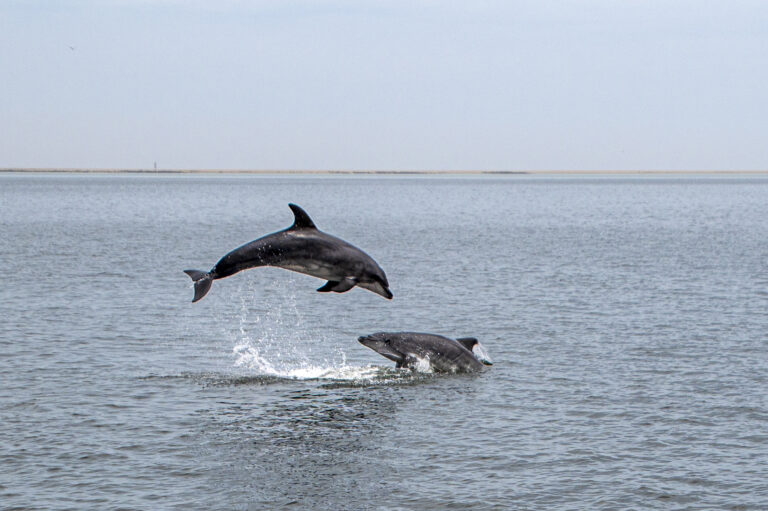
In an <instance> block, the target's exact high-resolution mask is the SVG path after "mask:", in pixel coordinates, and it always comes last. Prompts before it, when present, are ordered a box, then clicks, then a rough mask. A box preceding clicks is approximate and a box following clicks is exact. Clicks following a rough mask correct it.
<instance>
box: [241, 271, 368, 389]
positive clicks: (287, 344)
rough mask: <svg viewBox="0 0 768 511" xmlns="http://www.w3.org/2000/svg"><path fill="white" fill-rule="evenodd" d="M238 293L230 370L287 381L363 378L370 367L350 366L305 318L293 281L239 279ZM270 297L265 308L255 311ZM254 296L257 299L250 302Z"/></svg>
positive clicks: (342, 354)
mask: <svg viewBox="0 0 768 511" xmlns="http://www.w3.org/2000/svg"><path fill="white" fill-rule="evenodd" d="M240 287H241V289H240V290H239V293H238V294H239V295H240V297H241V298H240V311H239V315H238V317H237V320H238V321H239V326H238V328H237V329H236V330H234V331H231V332H230V336H231V341H232V344H233V348H232V354H233V356H234V365H235V367H238V368H240V369H241V370H244V371H245V372H246V373H247V374H256V375H264V376H274V377H280V378H291V379H331V380H368V379H374V378H376V376H377V375H378V373H379V371H380V368H378V367H376V366H352V365H349V364H348V363H347V356H346V353H345V352H344V350H343V349H342V348H340V347H338V346H335V347H334V344H335V343H334V342H333V340H332V339H329V338H328V337H327V335H326V334H325V333H324V332H320V331H318V330H317V329H314V328H313V327H312V326H311V325H310V324H308V321H306V320H305V318H304V315H303V314H302V311H301V309H300V308H299V306H298V305H297V300H296V295H295V293H292V292H290V291H289V290H290V289H292V288H295V282H294V280H293V279H290V280H288V281H287V282H286V281H285V280H283V282H282V283H280V282H277V283H273V284H271V285H267V287H266V288H258V287H257V284H256V281H255V280H253V279H244V281H243V283H242V284H241V286H240ZM260 295H270V300H269V308H268V309H256V307H255V304H256V303H257V302H258V303H259V304H262V303H263V300H262V296H260ZM255 297H259V298H258V299H256V298H255Z"/></svg>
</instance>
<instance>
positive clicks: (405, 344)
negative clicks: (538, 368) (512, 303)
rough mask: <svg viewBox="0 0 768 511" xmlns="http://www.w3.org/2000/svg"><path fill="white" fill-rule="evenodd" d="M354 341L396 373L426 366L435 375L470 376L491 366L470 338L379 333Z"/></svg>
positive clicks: (481, 349)
mask: <svg viewBox="0 0 768 511" xmlns="http://www.w3.org/2000/svg"><path fill="white" fill-rule="evenodd" d="M357 340H358V341H359V342H360V344H362V345H363V346H367V347H368V348H371V349H372V350H373V351H375V352H377V353H378V354H379V355H382V356H384V357H386V358H388V359H390V360H392V361H394V362H396V363H397V366H396V367H397V368H398V369H399V368H401V367H405V368H409V369H417V368H419V367H425V365H428V367H429V368H430V369H431V370H432V371H434V372H436V373H472V372H477V371H482V370H483V369H485V366H486V365H491V361H490V360H489V359H488V356H487V355H486V354H485V350H484V349H483V348H482V346H481V345H480V343H478V342H477V339H475V338H474V337H464V338H461V339H456V340H453V339H449V338H448V337H443V336H442V335H434V334H421V333H416V332H379V333H376V334H371V335H366V336H362V337H359V338H358V339H357Z"/></svg>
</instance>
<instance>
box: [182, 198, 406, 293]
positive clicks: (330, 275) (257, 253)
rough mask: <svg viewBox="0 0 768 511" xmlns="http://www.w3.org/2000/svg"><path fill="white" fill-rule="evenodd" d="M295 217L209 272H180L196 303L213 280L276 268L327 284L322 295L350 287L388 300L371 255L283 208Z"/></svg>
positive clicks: (303, 214)
mask: <svg viewBox="0 0 768 511" xmlns="http://www.w3.org/2000/svg"><path fill="white" fill-rule="evenodd" d="M288 207H290V208H291V211H293V214H294V216H295V220H294V222H293V225H292V226H290V227H289V228H287V229H285V230H283V231H278V232H275V233H272V234H268V235H266V236H264V237H262V238H259V239H257V240H254V241H251V242H250V243H246V244H245V245H243V246H242V247H239V248H236V249H235V250H233V251H232V252H230V253H228V254H227V255H225V256H224V257H222V258H221V259H220V260H219V262H218V263H216V266H214V267H213V268H212V269H211V271H209V272H204V271H200V270H184V273H186V274H187V275H189V276H190V277H191V278H192V280H194V281H195V297H194V299H193V300H192V301H193V302H196V301H198V300H200V299H201V298H202V297H204V296H205V295H206V293H208V290H209V289H210V288H211V284H212V283H213V281H214V280H217V279H223V278H225V277H229V276H231V275H234V274H235V273H237V272H239V271H242V270H247V269H249V268H256V267H258V266H276V267H278V268H285V269H286V270H292V271H296V272H299V273H304V274H306V275H311V276H313V277H318V278H321V279H325V280H327V281H328V282H327V283H326V284H325V285H324V286H322V287H321V288H319V289H318V291H319V292H321V293H327V292H329V291H333V292H335V293H344V292H346V291H349V290H350V289H352V288H353V287H355V286H358V287H362V288H363V289H367V290H369V291H373V292H374V293H376V294H379V295H381V296H383V297H384V298H387V299H392V292H391V291H390V290H389V283H388V282H387V276H386V275H385V274H384V270H382V269H381V267H380V266H379V265H378V264H376V261H374V260H373V259H372V258H371V256H369V255H368V254H366V253H365V252H363V251H362V250H360V249H359V248H357V247H354V246H352V245H350V244H349V243H347V242H346V241H344V240H341V239H339V238H336V237H335V236H331V235H330V234H326V233H324V232H322V231H319V230H318V229H317V227H315V223H314V222H313V221H312V219H311V218H309V215H308V214H307V213H306V211H304V210H303V209H301V208H300V207H299V206H297V205H296V204H288Z"/></svg>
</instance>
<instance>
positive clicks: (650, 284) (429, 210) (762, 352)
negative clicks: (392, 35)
mask: <svg viewBox="0 0 768 511" xmlns="http://www.w3.org/2000/svg"><path fill="white" fill-rule="evenodd" d="M289 202H295V203H297V204H299V205H301V206H302V207H304V208H305V209H306V210H307V212H308V213H309V214H310V215H311V216H312V218H313V219H314V221H315V223H316V224H317V225H318V227H319V228H320V229H322V230H324V231H326V232H329V233H331V234H334V235H336V236H339V237H341V238H344V239H346V240H348V241H350V242H351V243H353V244H355V245H357V246H359V247H360V248H362V249H363V250H365V251H366V252H368V253H369V254H371V255H372V256H373V257H374V258H375V259H376V260H377V261H378V262H379V263H380V265H381V266H382V267H383V268H384V269H385V271H386V273H387V276H388V277H389V281H390V283H391V289H392V291H393V293H394V295H395V297H394V300H392V301H391V302H390V301H387V300H385V299H383V298H381V297H380V296H377V295H375V294H373V293H370V292H368V291H364V290H360V289H353V290H352V291H350V292H348V293H345V294H320V293H317V292H315V289H316V288H317V287H319V286H320V285H322V282H321V281H320V280H317V279H314V278H312V277H307V276H304V275H300V274H297V273H292V272H288V271H285V270H279V269H273V268H264V269H256V270H250V271H247V272H244V273H241V274H238V275H235V276H234V277H231V278H229V279H225V280H222V281H217V282H216V283H215V284H214V286H213V288H212V290H211V292H210V293H209V294H208V296H207V297H206V298H205V299H204V300H202V301H201V302H198V303H195V304H192V303H190V301H191V299H192V295H193V291H192V288H191V281H190V280H189V278H188V277H187V276H186V275H184V273H182V270H183V269H187V268H198V269H206V270H207V269H209V268H210V267H211V266H212V265H213V264H214V263H215V262H216V261H217V260H218V259H219V257H221V256H222V255H223V254H225V253H226V252H228V251H229V250H231V249H233V248H235V247H237V246H239V245H241V244H243V243H245V242H248V241H250V240H252V239H255V238H257V237H260V236H262V235H264V234H267V233H270V232H273V231H276V230H279V229H282V228H285V227H287V226H288V225H290V224H291V223H292V221H293V216H292V214H291V211H290V210H289V209H288V206H287V204H288V203H289ZM0 238H1V240H2V241H1V243H0V270H1V273H2V279H1V280H0V312H1V320H0V428H1V429H0V508H1V509H5V510H10V509H30V510H42V509H55V510H59V509H61V510H63V509H75V510H85V509H94V510H112V509H147V510H149V509H151V510H165V509H179V510H182V509H183V510H187V509H205V510H246V509H247V510H263V509H297V510H304V509H312V510H368V509H372V510H379V509H381V510H390V509H391V510H397V509H403V510H450V509H456V510H465V509H473V510H474V509H478V510H506V509H529V510H543V509H546V510H571V509H637V510H647V509H664V510H669V509H723V510H725V509H734V510H735V509H738V510H748V509H754V510H758V509H759V510H764V509H768V179H767V178H764V177H734V178H724V177H712V176H692V177H669V176H666V177H657V176H648V177H539V176H525V175H520V176H506V177H493V176H486V177H478V176H465V177H461V176H457V177H417V176H409V177H398V176H392V177H366V176H360V177H343V176H322V177H307V176H289V177H279V176H226V175H217V176H189V175H173V176H166V175H82V174H73V175H20V174H0ZM382 330H384V331H402V330H415V331H422V332H432V333H439V334H444V335H448V336H452V337H456V336H475V337H478V338H479V339H480V340H481V342H482V343H483V344H484V345H485V347H486V349H487V350H488V352H489V354H490V355H491V356H492V357H493V359H494V362H495V365H494V366H493V367H492V368H491V370H490V371H488V372H486V373H484V374H481V375H476V376H435V375H430V374H411V373H410V372H405V371H396V370H394V369H393V367H392V366H393V364H392V363H391V362H389V361H388V360H386V359H384V358H382V357H381V356H379V355H378V354H376V353H374V352H373V351H371V350H369V349H367V348H365V347H364V346H362V345H360V344H359V343H358V342H357V340H356V339H357V337H358V336H359V335H363V334H368V333H373V332H376V331H382Z"/></svg>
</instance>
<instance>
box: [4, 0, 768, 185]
mask: <svg viewBox="0 0 768 511" xmlns="http://www.w3.org/2000/svg"><path fill="white" fill-rule="evenodd" d="M70 47H73V48H74V49H72V48H70ZM0 73H2V75H1V76H0V167H88V168H94V167H96V168H101V167H109V168H114V167H127V168H151V167H152V165H153V162H155V161H157V164H158V167H159V168H176V169H178V168H225V169H447V170H459V169H487V170H521V169H574V170H578V169H605V170H608V169H617V170H630V169H704V170H711V169H726V170H729V169H737V170H754V169H768V1H764V0H754V1H749V0H741V1H740V0H727V1H707V0H679V1H675V0H626V1H622V0H602V1H598V0H595V1H587V0H584V1H579V0H571V1H568V0H562V1H546V0H530V1H515V0H509V1H481V0H467V1H462V2H451V1H421V2H420V1H416V0H408V1H400V0H394V1H366V0H348V1H347V0H337V1H323V0H315V1H309V0H307V1H302V0H295V1H290V0H274V1H245V0H243V1H235V0H217V1H213V0H212V1H210V2H203V1H182V0H153V1H149V0H146V1H139V0H135V1H128V0H115V1H107V0H83V1H74V0H61V1H31V0H18V1H16V0H0Z"/></svg>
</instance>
